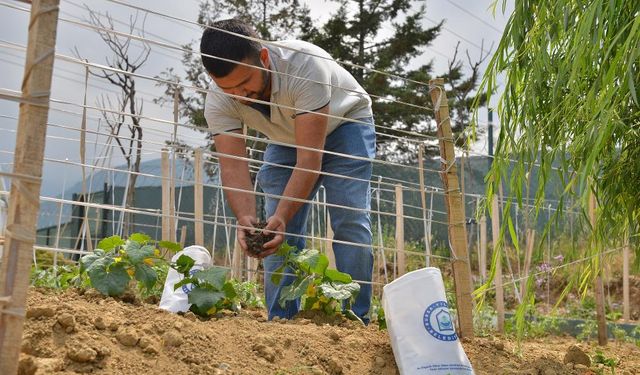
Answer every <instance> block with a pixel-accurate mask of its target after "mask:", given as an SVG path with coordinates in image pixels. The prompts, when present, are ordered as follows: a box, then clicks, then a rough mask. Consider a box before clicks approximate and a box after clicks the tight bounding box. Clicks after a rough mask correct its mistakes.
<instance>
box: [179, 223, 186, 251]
mask: <svg viewBox="0 0 640 375" xmlns="http://www.w3.org/2000/svg"><path fill="white" fill-rule="evenodd" d="M186 242H187V226H186V225H182V227H180V247H181V248H183V249H184V245H185V243H186Z"/></svg>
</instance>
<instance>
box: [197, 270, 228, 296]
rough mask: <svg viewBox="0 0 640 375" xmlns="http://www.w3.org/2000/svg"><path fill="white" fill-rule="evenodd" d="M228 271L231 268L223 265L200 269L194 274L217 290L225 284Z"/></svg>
mask: <svg viewBox="0 0 640 375" xmlns="http://www.w3.org/2000/svg"><path fill="white" fill-rule="evenodd" d="M227 273H229V270H228V269H226V268H221V267H211V268H207V269H205V270H200V271H198V272H196V273H195V274H193V277H194V278H196V279H198V280H200V282H201V283H202V282H205V283H207V284H209V285H211V286H212V287H214V288H215V289H216V290H222V287H223V286H224V282H225V281H226V279H227Z"/></svg>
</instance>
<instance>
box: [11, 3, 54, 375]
mask: <svg viewBox="0 0 640 375" xmlns="http://www.w3.org/2000/svg"><path fill="white" fill-rule="evenodd" d="M58 3H59V2H58V0H34V1H33V3H32V5H31V18H30V22H29V37H28V38H29V40H28V44H27V52H26V62H25V70H24V77H23V80H22V100H23V102H22V103H21V104H20V114H19V120H18V130H17V135H16V145H15V152H14V164H13V173H15V174H19V175H25V176H29V177H26V178H16V179H13V180H12V182H11V194H10V196H9V212H8V215H7V228H6V232H5V246H4V252H3V259H2V264H1V265H0V301H1V302H0V374H7V375H8V374H16V373H17V372H18V359H19V355H20V346H21V344H22V328H23V325H24V316H25V303H26V299H27V291H28V288H29V267H30V266H31V257H32V253H33V245H34V243H35V239H36V221H37V217H38V209H39V207H40V199H39V195H40V186H41V177H42V164H43V158H44V148H45V139H46V132H47V120H48V112H49V107H48V103H49V97H50V90H51V76H52V73H53V61H54V53H55V41H56V32H57V22H58Z"/></svg>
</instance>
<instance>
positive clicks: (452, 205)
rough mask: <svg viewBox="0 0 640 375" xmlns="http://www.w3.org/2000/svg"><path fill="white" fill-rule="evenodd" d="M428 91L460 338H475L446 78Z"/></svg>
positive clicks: (464, 232) (468, 269)
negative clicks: (442, 189)
mask: <svg viewBox="0 0 640 375" xmlns="http://www.w3.org/2000/svg"><path fill="white" fill-rule="evenodd" d="M429 92H430V94H431V101H432V103H433V107H434V110H435V120H436V123H437V125H438V139H439V143H440V158H441V160H442V174H441V176H442V182H443V184H444V191H445V200H446V207H447V214H448V215H447V216H448V219H449V243H450V244H451V254H452V255H453V258H454V259H453V278H454V282H455V287H456V300H457V304H458V323H459V327H460V333H459V336H460V337H473V335H474V333H473V315H472V314H473V304H472V297H471V267H470V264H469V253H468V251H467V228H466V226H465V212H464V206H463V201H464V200H463V195H462V192H461V191H460V184H459V181H458V171H457V168H456V164H455V161H456V157H455V144H454V143H453V132H452V131H451V119H450V117H449V103H448V100H447V94H446V92H445V90H444V80H443V79H442V78H436V79H432V80H431V81H429Z"/></svg>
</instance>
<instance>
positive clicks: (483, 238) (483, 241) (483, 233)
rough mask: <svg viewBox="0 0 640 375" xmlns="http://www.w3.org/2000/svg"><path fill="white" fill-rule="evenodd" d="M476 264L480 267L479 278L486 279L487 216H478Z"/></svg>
mask: <svg viewBox="0 0 640 375" xmlns="http://www.w3.org/2000/svg"><path fill="white" fill-rule="evenodd" d="M478 265H479V267H480V278H481V279H482V281H484V280H486V279H487V216H486V215H484V214H482V216H480V251H479V254H478Z"/></svg>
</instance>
